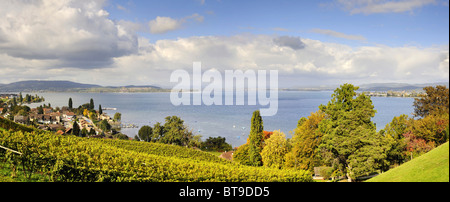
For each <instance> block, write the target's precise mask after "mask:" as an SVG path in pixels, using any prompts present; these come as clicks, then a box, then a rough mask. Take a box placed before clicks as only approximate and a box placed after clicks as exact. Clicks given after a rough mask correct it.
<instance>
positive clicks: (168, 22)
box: [148, 13, 204, 34]
mask: <svg viewBox="0 0 450 202" xmlns="http://www.w3.org/2000/svg"><path fill="white" fill-rule="evenodd" d="M203 19H204V17H203V16H201V15H199V14H197V13H195V14H193V15H191V16H187V17H184V18H181V19H173V18H170V17H160V16H158V17H156V19H154V20H151V21H150V22H149V23H148V25H149V27H150V33H152V34H164V33H167V32H170V31H174V30H177V29H180V28H181V25H183V24H184V23H186V22H188V21H189V20H195V21H197V22H203Z"/></svg>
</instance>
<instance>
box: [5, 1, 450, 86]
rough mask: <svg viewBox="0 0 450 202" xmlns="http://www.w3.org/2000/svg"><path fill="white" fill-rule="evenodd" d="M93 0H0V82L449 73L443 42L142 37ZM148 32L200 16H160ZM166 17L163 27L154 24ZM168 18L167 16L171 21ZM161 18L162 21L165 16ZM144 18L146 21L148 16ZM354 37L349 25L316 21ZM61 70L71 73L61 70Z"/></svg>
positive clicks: (422, 78)
mask: <svg viewBox="0 0 450 202" xmlns="http://www.w3.org/2000/svg"><path fill="white" fill-rule="evenodd" d="M104 6H105V2H104V1H102V0H91V1H70V0H41V1H26V0H14V1H13V0H5V1H0V83H9V82H14V81H18V80H29V79H53V80H63V79H66V80H71V81H75V82H82V83H95V84H101V85H128V84H156V85H162V86H166V87H170V86H171V85H173V84H172V83H170V82H169V78H170V74H171V73H172V72H173V71H174V70H176V69H185V70H188V71H192V63H193V62H194V61H201V62H202V66H203V70H204V71H206V70H207V69H212V68H214V69H216V70H218V71H220V72H222V73H223V72H224V71H225V70H233V69H236V70H237V69H239V70H243V71H245V70H248V69H253V70H279V82H280V87H292V86H301V85H305V84H308V85H322V84H339V83H343V82H351V83H355V84H358V83H370V82H407V83H422V82H423V83H425V82H434V81H444V80H448V79H449V73H448V69H449V46H448V45H446V46H442V47H437V46H433V47H429V48H423V47H415V46H403V47H390V46H383V45H376V46H360V47H351V46H347V45H344V44H337V43H325V42H321V41H317V40H312V39H308V38H303V37H302V38H300V37H299V36H274V35H254V34H237V35H233V36H192V37H187V38H183V37H180V38H177V39H165V40H157V41H150V40H149V39H147V38H144V37H138V36H137V34H136V32H137V31H142V30H143V29H145V30H148V26H147V25H146V24H144V25H140V24H139V23H134V22H129V21H124V20H119V21H113V20H110V19H109V14H108V12H107V11H106V10H104V9H103V7H104ZM154 21H155V26H156V27H154V28H155V29H156V31H155V29H154V30H153V33H164V32H168V31H173V30H176V29H180V28H182V27H183V25H184V24H185V23H189V22H202V21H203V16H201V15H198V14H193V15H190V16H186V17H183V18H181V19H172V18H169V17H166V18H164V17H160V18H156V19H155V20H154ZM162 21H167V23H165V24H166V25H165V26H167V27H165V28H164V27H162V26H163V25H160V24H164V23H161V22H162ZM171 23H172V24H171ZM167 24H169V25H170V26H168V25H167ZM150 27H152V26H150ZM315 31H317V32H322V33H323V34H328V35H332V36H334V37H341V38H348V39H351V40H358V39H362V38H358V36H355V35H347V34H343V33H338V32H333V31H332V30H315ZM68 72H70V74H69V73H68Z"/></svg>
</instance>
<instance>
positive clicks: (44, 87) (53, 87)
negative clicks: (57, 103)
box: [0, 80, 163, 93]
mask: <svg viewBox="0 0 450 202" xmlns="http://www.w3.org/2000/svg"><path fill="white" fill-rule="evenodd" d="M162 90H163V89H161V88H160V87H158V86H151V85H141V86H134V85H128V86H106V87H105V86H100V85H95V84H83V83H76V82H72V81H38V80H30V81H19V82H14V83H10V84H0V92H36V91H38V92H89V93H95V92H155V91H156V92H159V91H162Z"/></svg>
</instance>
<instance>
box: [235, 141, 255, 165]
mask: <svg viewBox="0 0 450 202" xmlns="http://www.w3.org/2000/svg"><path fill="white" fill-rule="evenodd" d="M249 148H250V146H249V144H248V142H247V143H245V144H243V145H241V146H240V147H238V148H237V149H236V151H235V152H234V153H233V161H235V162H238V163H239V164H242V165H246V166H251V165H252V162H251V161H250V159H249V158H248V156H249V153H248V151H249Z"/></svg>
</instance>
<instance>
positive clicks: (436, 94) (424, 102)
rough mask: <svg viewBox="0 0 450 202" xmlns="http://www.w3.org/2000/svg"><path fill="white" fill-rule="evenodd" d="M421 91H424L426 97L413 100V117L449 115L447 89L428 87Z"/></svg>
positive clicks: (443, 87)
mask: <svg viewBox="0 0 450 202" xmlns="http://www.w3.org/2000/svg"><path fill="white" fill-rule="evenodd" d="M423 90H425V93H426V95H424V96H422V97H420V98H416V99H415V100H414V104H413V106H414V116H416V117H426V116H428V115H438V114H448V113H449V108H448V107H449V97H448V96H449V94H448V93H449V90H448V88H447V87H445V86H436V87H432V86H428V87H425V88H423Z"/></svg>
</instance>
